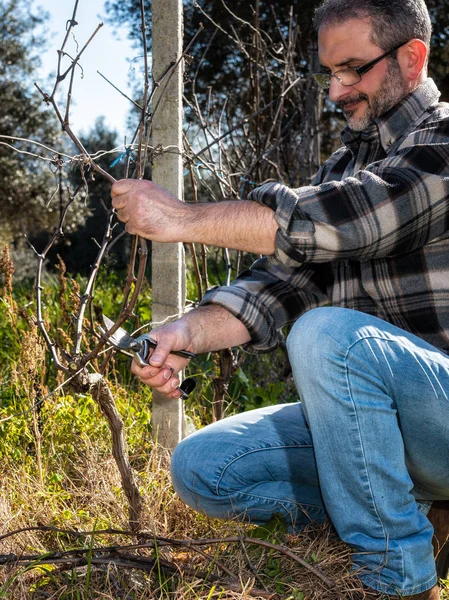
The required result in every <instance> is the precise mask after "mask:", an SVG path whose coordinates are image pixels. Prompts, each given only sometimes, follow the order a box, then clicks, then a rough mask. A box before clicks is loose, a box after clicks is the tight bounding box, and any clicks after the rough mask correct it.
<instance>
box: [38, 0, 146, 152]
mask: <svg viewBox="0 0 449 600" xmlns="http://www.w3.org/2000/svg"><path fill="white" fill-rule="evenodd" d="M74 4H75V3H74V0H34V10H35V11H36V10H39V8H42V9H44V10H45V11H47V12H48V13H49V14H50V20H49V22H48V25H47V28H48V36H47V39H48V42H49V44H48V50H47V51H46V52H45V53H44V54H42V56H41V58H42V68H41V69H40V71H39V72H38V73H36V82H37V83H38V84H43V82H44V81H45V78H46V77H47V76H48V75H50V73H52V72H53V73H56V68H57V60H58V55H57V50H58V48H60V47H61V44H62V41H63V39H64V36H65V25H66V21H67V20H68V19H70V18H71V16H72V13H73V7H74ZM103 4H104V0H79V4H78V11H77V19H76V20H77V21H78V23H79V24H78V25H77V26H76V27H75V28H74V33H75V36H76V40H77V41H78V44H79V48H80V49H81V48H82V46H83V45H84V44H85V42H86V41H87V40H88V39H89V37H90V35H91V34H92V33H93V31H94V30H95V28H96V27H97V25H98V24H99V23H100V22H102V21H104V14H105V12H104V10H103ZM126 34H127V32H126V30H125V29H123V30H114V29H113V28H112V27H111V26H109V25H107V24H106V23H105V24H104V25H103V27H102V28H101V29H100V31H99V32H98V33H97V35H96V36H95V38H94V39H93V41H92V42H91V43H90V45H89V46H88V48H87V49H86V51H85V54H84V55H83V56H84V59H83V60H82V61H81V65H82V68H83V77H81V71H80V69H77V74H76V77H75V82H74V89H73V98H74V104H73V108H72V111H71V117H70V122H71V125H72V127H73V129H74V130H75V131H76V132H86V131H88V130H89V129H90V128H91V127H92V125H93V124H94V122H95V119H96V118H97V117H98V116H100V115H104V116H105V118H106V123H107V125H108V126H109V127H111V128H114V129H116V130H117V131H118V132H119V134H120V142H123V140H124V136H125V135H126V133H127V132H126V114H127V111H128V109H129V104H130V103H129V101H128V100H126V98H124V97H123V96H121V95H120V94H119V93H118V92H117V91H116V90H114V89H113V88H112V87H111V86H110V85H109V84H108V83H107V82H106V81H104V79H103V78H102V77H101V76H100V75H98V73H97V70H98V71H100V72H101V73H103V75H105V77H107V78H108V79H109V80H110V81H112V83H114V84H115V85H116V86H117V87H119V88H120V89H121V90H123V91H124V92H125V93H127V94H128V95H131V92H130V90H129V88H128V85H127V83H128V73H129V69H130V68H133V67H132V66H131V67H130V61H132V59H133V58H135V57H136V56H138V52H136V51H135V50H132V49H131V45H130V43H129V41H128V40H127V39H126ZM66 50H67V52H69V53H70V54H71V55H72V56H74V55H76V52H77V51H76V45H75V41H74V40H73V39H71V40H70V43H69V44H68V46H67V47H66ZM136 62H137V61H136ZM68 64H69V63H67V65H68ZM53 81H54V80H52V82H53ZM41 87H42V86H41ZM45 91H51V90H50V89H48V86H45ZM129 139H130V132H128V140H129Z"/></svg>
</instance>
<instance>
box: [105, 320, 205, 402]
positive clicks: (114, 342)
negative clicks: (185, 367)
mask: <svg viewBox="0 0 449 600" xmlns="http://www.w3.org/2000/svg"><path fill="white" fill-rule="evenodd" d="M103 323H104V326H105V329H103V327H100V333H101V335H102V336H103V337H106V338H107V340H108V343H109V344H111V346H113V347H114V348H116V349H117V350H118V351H119V352H122V353H123V354H126V355H127V356H132V357H133V358H134V359H135V360H136V362H137V364H138V365H139V366H140V367H146V366H148V365H149V362H148V357H149V355H150V351H151V349H152V348H156V346H157V342H156V340H154V339H153V338H152V337H150V336H149V335H148V334H147V333H144V334H142V335H140V336H139V337H137V338H134V337H133V336H132V335H130V334H129V333H128V332H127V331H126V329H123V327H119V328H118V329H117V331H115V332H114V333H113V334H112V335H111V336H109V335H108V333H107V332H108V331H110V330H111V329H112V328H113V327H114V326H115V323H114V321H112V320H111V319H109V318H108V317H107V316H106V315H103ZM172 354H175V355H176V356H181V357H182V358H188V359H191V358H195V354H194V353H193V352H189V351H188V350H173V352H172ZM195 385H196V383H195V380H194V379H192V378H191V377H188V378H187V379H184V381H183V382H182V383H181V385H180V386H179V388H178V389H179V391H180V392H181V393H182V397H183V398H187V396H188V395H189V394H190V392H192V391H193V389H194V388H195Z"/></svg>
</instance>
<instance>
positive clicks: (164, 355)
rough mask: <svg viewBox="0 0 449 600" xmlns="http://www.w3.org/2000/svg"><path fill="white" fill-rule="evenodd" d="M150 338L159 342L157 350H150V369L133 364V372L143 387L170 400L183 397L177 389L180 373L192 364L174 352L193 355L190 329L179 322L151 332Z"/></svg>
mask: <svg viewBox="0 0 449 600" xmlns="http://www.w3.org/2000/svg"><path fill="white" fill-rule="evenodd" d="M151 337H152V338H153V339H154V340H155V341H156V342H157V347H156V348H154V349H152V350H151V353H150V356H149V357H148V358H147V361H148V362H149V365H148V366H146V367H140V366H139V365H138V364H137V362H136V361H133V363H132V366H131V371H132V372H133V373H134V375H136V376H137V377H139V378H140V380H141V381H142V383H145V384H146V385H149V386H151V387H152V388H154V389H156V390H157V391H158V392H161V393H162V394H165V395H166V396H168V397H169V398H179V397H180V396H181V392H180V391H179V390H178V389H177V388H178V387H179V384H180V380H179V373H180V371H182V370H183V369H184V368H185V367H186V366H187V365H188V363H189V360H188V359H186V358H181V357H179V356H176V355H174V354H171V352H172V351H174V350H189V351H191V352H192V351H193V350H192V340H191V337H190V333H189V328H188V326H187V324H186V323H185V322H184V321H182V320H181V319H180V320H179V321H176V322H175V323H170V324H168V325H164V326H163V327H161V328H160V329H156V330H154V331H152V332H151Z"/></svg>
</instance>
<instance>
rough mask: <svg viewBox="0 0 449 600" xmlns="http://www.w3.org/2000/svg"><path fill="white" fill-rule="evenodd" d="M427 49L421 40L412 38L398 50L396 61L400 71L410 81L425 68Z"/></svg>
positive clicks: (416, 77)
mask: <svg viewBox="0 0 449 600" xmlns="http://www.w3.org/2000/svg"><path fill="white" fill-rule="evenodd" d="M428 53H429V51H428V49H427V46H426V44H425V43H424V42H423V41H422V40H418V39H413V40H410V41H409V42H407V44H405V45H404V46H403V47H402V48H400V49H399V50H398V61H399V64H400V65H401V68H402V72H403V73H404V74H405V75H406V77H407V79H408V80H409V81H410V82H412V81H415V80H416V79H418V78H419V76H420V75H421V73H422V72H423V71H424V70H425V68H426V64H427V55H428Z"/></svg>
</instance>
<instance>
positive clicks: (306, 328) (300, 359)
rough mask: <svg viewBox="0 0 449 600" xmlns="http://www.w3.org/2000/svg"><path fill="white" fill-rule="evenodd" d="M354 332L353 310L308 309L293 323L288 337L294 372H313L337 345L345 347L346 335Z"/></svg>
mask: <svg viewBox="0 0 449 600" xmlns="http://www.w3.org/2000/svg"><path fill="white" fill-rule="evenodd" d="M353 329H354V311H353V310H350V309H347V308H340V307H333V306H329V307H328V306H325V307H320V308H314V309H312V310H309V311H308V312H306V313H305V314H304V315H302V316H301V317H300V318H299V319H298V320H297V321H296V323H295V324H294V325H293V327H292V329H291V331H290V333H289V335H288V338H287V349H288V354H289V358H290V362H291V364H292V367H293V369H294V370H295V368H296V369H300V370H301V371H302V370H304V369H305V370H306V371H307V369H309V368H314V369H316V367H317V365H319V364H320V362H321V361H324V360H325V358H326V356H332V355H333V354H334V353H335V350H336V348H337V346H340V347H343V346H344V345H345V344H344V340H345V336H346V337H347V336H348V335H351V336H352V333H353Z"/></svg>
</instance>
